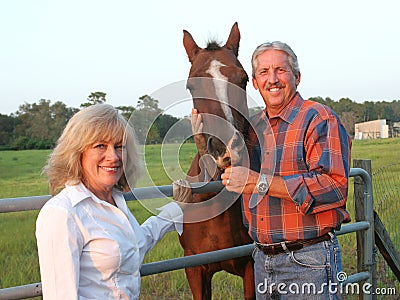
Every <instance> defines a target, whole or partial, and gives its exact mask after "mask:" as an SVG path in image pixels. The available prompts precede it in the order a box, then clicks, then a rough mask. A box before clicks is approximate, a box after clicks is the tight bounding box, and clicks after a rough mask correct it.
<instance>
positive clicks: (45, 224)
mask: <svg viewBox="0 0 400 300" xmlns="http://www.w3.org/2000/svg"><path fill="white" fill-rule="evenodd" d="M113 197H114V200H115V202H116V204H117V206H118V207H115V206H113V205H111V204H109V203H108V202H106V201H102V200H100V199H99V198H97V197H96V196H95V195H94V194H93V193H91V192H90V191H89V190H88V189H87V188H86V187H85V186H84V185H83V184H82V183H81V184H79V185H74V186H66V188H65V189H64V190H63V191H61V192H60V193H59V194H58V195H56V196H55V197H53V198H52V199H50V200H49V201H48V202H47V203H46V204H45V205H44V206H43V208H42V209H41V211H40V213H39V216H38V218H37V221H36V238H37V243H38V252H39V263H40V273H41V280H42V291H43V297H44V299H58V300H60V299H68V300H73V299H138V298H139V292H140V273H139V271H140V267H141V265H142V263H143V259H144V256H145V254H146V253H147V252H148V251H149V250H150V249H151V248H152V247H153V246H154V245H155V244H156V243H157V242H158V241H159V240H160V239H161V238H162V237H163V236H164V234H166V233H167V232H169V231H173V230H174V229H175V227H174V225H175V224H176V229H177V230H178V232H179V233H181V230H182V229H181V228H182V227H181V226H182V210H181V209H180V207H179V206H178V205H177V204H176V203H173V202H171V203H168V204H167V205H165V206H163V207H162V208H161V209H160V214H159V215H158V216H152V217H150V218H149V219H147V220H146V221H145V222H144V223H143V224H142V225H139V223H138V222H137V220H136V219H135V217H134V216H133V215H132V213H131V212H130V211H129V209H128V207H127V205H126V202H125V199H124V197H123V195H122V193H121V192H119V191H118V190H114V192H113Z"/></svg>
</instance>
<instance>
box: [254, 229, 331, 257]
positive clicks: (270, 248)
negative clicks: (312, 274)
mask: <svg viewBox="0 0 400 300" xmlns="http://www.w3.org/2000/svg"><path fill="white" fill-rule="evenodd" d="M333 237H334V234H333V233H332V232H328V233H326V234H324V235H322V236H320V237H317V238H315V239H309V240H301V241H290V242H281V243H274V244H260V243H256V247H257V248H258V249H259V250H260V251H262V252H264V254H267V255H275V254H280V253H283V252H287V251H290V252H291V251H296V250H300V249H302V248H304V247H307V246H311V245H314V244H318V243H321V242H324V241H328V240H330V239H332V238H333Z"/></svg>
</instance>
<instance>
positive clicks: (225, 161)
mask: <svg viewBox="0 0 400 300" xmlns="http://www.w3.org/2000/svg"><path fill="white" fill-rule="evenodd" d="M222 161H223V162H224V163H230V162H231V158H230V157H225V158H224V159H223V160H222Z"/></svg>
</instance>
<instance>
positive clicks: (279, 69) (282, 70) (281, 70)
mask: <svg viewBox="0 0 400 300" xmlns="http://www.w3.org/2000/svg"><path fill="white" fill-rule="evenodd" d="M285 72H286V69H284V68H278V73H285Z"/></svg>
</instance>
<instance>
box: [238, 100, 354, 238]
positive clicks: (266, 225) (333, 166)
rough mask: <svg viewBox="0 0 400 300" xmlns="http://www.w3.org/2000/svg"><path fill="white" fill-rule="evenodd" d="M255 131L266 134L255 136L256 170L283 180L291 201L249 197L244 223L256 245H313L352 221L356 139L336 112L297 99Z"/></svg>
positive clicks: (260, 121)
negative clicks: (351, 176) (353, 142)
mask: <svg viewBox="0 0 400 300" xmlns="http://www.w3.org/2000/svg"><path fill="white" fill-rule="evenodd" d="M268 124H269V125H268ZM252 126H253V128H254V129H255V130H257V132H261V134H258V136H257V134H256V133H255V132H253V133H252V134H250V143H251V144H252V145H254V147H253V149H252V153H251V168H252V169H253V170H255V171H257V172H260V173H266V174H267V175H268V174H269V172H271V173H273V175H275V176H281V177H282V178H283V180H284V182H285V185H286V188H287V190H288V192H289V195H290V198H291V199H281V198H277V197H273V196H268V194H267V195H266V196H264V197H262V196H260V195H258V194H243V213H244V223H245V225H246V226H247V227H248V228H249V234H250V236H251V237H252V238H253V240H254V241H256V242H259V243H263V244H270V243H277V242H282V241H296V240H304V239H313V238H316V237H319V236H321V235H323V234H325V233H327V232H328V231H331V230H333V229H340V226H341V224H342V223H343V222H349V221H350V215H349V213H348V212H347V211H346V200H347V192H348V191H347V189H348V178H349V171H350V165H349V164H350V152H351V139H350V138H349V136H348V134H347V132H346V130H345V128H344V127H343V125H342V124H341V122H340V120H339V118H338V116H337V115H336V114H335V113H334V112H333V111H332V110H331V109H329V108H328V107H327V106H324V105H322V104H320V103H317V102H313V101H310V100H303V99H302V98H301V96H300V95H299V94H298V93H297V94H296V95H295V96H294V99H293V100H292V101H291V102H290V103H289V104H288V105H287V106H286V107H285V108H284V109H283V110H282V111H281V112H280V113H279V115H278V116H276V117H273V118H269V119H268V117H267V115H266V111H265V110H264V111H262V112H260V113H259V114H257V115H255V116H254V117H253V118H252ZM272 132H273V134H272ZM271 137H272V140H274V141H275V144H274V146H271V145H272V144H273V143H271ZM260 145H262V146H260ZM271 153H272V154H273V155H272V157H273V158H272V159H271V158H268V156H271ZM269 175H272V174H269ZM254 203H255V204H256V205H254Z"/></svg>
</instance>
